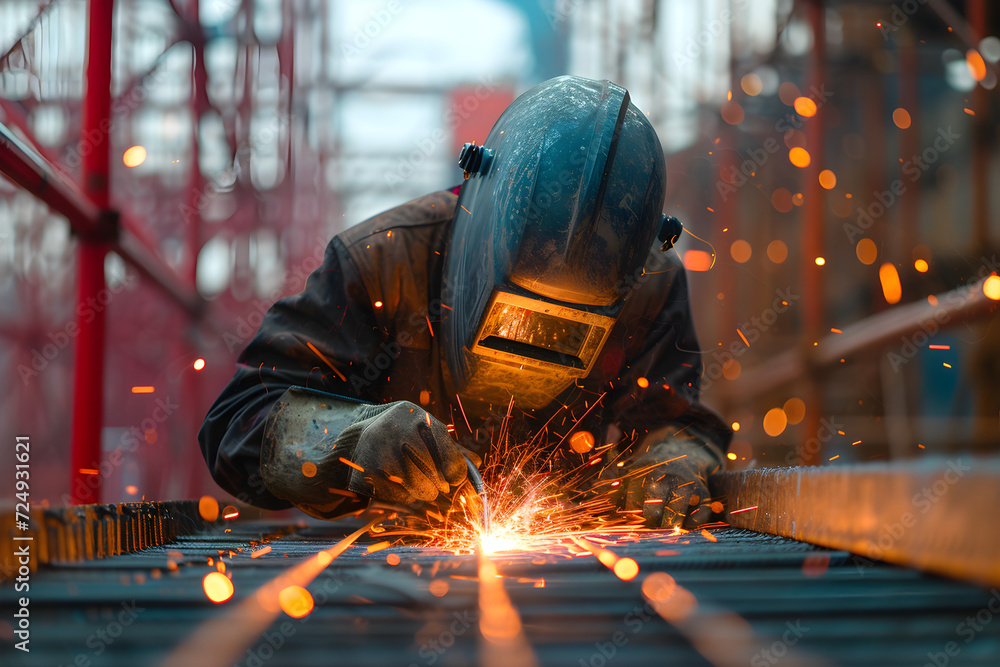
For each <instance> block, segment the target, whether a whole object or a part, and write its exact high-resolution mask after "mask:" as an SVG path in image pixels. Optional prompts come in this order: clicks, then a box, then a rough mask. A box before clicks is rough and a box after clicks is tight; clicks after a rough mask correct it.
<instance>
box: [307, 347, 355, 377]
mask: <svg viewBox="0 0 1000 667" xmlns="http://www.w3.org/2000/svg"><path fill="white" fill-rule="evenodd" d="M306 346H308V347H309V349H310V350H312V351H313V353H315V354H316V356H317V357H319V358H320V359H322V360H323V362H324V363H325V364H326V365H327V366H329V367H330V368H331V369H333V372H334V373H336V374H337V377H339V378H340V379H341V381H342V382H347V378H346V377H344V374H343V373H341V372H340V371H339V370H337V367H336V366H334V365H333V362H332V361H330V360H329V359H327V358H326V356H325V355H324V354H323V353H322V352H320V351H319V349H317V347H316V346H315V345H313V344H312V343H311V342H308V341H307V342H306Z"/></svg>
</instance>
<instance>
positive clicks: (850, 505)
mask: <svg viewBox="0 0 1000 667" xmlns="http://www.w3.org/2000/svg"><path fill="white" fill-rule="evenodd" d="M713 484H714V485H715V490H716V492H717V493H718V494H721V495H723V496H725V497H726V499H727V503H728V504H727V507H728V508H729V509H730V510H737V513H735V514H730V515H729V521H730V523H731V525H733V526H736V527H740V528H746V529H749V530H755V531H760V532H765V533H773V534H776V535H783V536H786V537H792V538H795V539H798V540H804V541H807V542H811V543H814V544H818V545H823V546H826V547H830V548H835V549H844V550H846V551H850V552H852V553H854V554H857V556H858V558H861V559H867V560H871V561H874V560H885V561H889V562H893V563H899V564H902V565H908V566H911V567H915V568H919V569H923V570H927V571H930V572H937V573H940V574H944V575H947V576H952V577H959V578H963V579H968V580H970V581H975V582H979V583H981V584H983V585H988V586H1000V556H998V554H1000V531H998V530H997V528H996V521H994V520H993V519H992V518H991V508H994V507H997V506H998V505H1000V460H998V459H989V460H985V459H972V458H969V457H955V458H953V459H949V460H944V459H938V460H925V461H922V462H919V463H902V462H896V463H893V464H891V465H888V464H866V465H855V466H839V467H822V468H776V469H762V470H748V471H743V472H729V473H722V474H720V475H716V476H715V477H713ZM748 507H756V508H757V509H756V510H751V511H745V512H740V511H738V510H739V509H741V508H748Z"/></svg>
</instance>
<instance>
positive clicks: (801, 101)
mask: <svg viewBox="0 0 1000 667" xmlns="http://www.w3.org/2000/svg"><path fill="white" fill-rule="evenodd" d="M795 113H797V114H799V115H800V116H802V117H804V118H812V117H813V116H815V115H816V103H815V102H813V101H812V100H811V99H809V98H808V97H796V98H795Z"/></svg>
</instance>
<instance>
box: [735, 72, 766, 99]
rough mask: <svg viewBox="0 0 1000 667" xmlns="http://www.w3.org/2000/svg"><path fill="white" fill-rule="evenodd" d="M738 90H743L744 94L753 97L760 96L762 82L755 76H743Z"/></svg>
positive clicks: (762, 86) (762, 87)
mask: <svg viewBox="0 0 1000 667" xmlns="http://www.w3.org/2000/svg"><path fill="white" fill-rule="evenodd" d="M740 88H742V89H743V92H744V93H746V94H747V95H749V96H751V97H753V96H754V95H760V92H761V91H762V90H763V89H764V82H763V81H761V80H760V77H759V76H757V75H756V74H752V73H751V74H744V75H743V78H742V79H740Z"/></svg>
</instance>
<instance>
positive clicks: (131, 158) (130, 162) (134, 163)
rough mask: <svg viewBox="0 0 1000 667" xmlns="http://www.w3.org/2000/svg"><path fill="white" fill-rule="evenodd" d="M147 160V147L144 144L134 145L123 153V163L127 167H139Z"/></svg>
mask: <svg viewBox="0 0 1000 667" xmlns="http://www.w3.org/2000/svg"><path fill="white" fill-rule="evenodd" d="M145 161H146V149H145V148H143V147H142V146H132V147H131V148H129V149H128V150H126V151H125V152H124V153H123V154H122V163H123V164H124V165H125V166H126V167H138V166H139V165H140V164H142V163H143V162H145Z"/></svg>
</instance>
